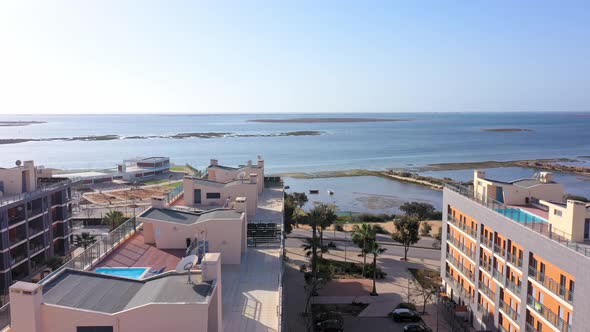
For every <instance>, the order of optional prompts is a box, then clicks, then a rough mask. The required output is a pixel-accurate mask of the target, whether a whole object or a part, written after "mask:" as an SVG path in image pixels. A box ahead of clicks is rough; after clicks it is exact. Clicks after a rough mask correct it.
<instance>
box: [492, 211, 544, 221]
mask: <svg viewBox="0 0 590 332" xmlns="http://www.w3.org/2000/svg"><path fill="white" fill-rule="evenodd" d="M496 211H497V212H499V213H501V214H503V215H505V216H506V217H508V218H510V219H512V220H514V221H518V222H547V220H545V219H543V218H541V217H537V216H535V215H533V214H531V213H528V212H526V211H525V210H521V209H518V208H504V209H496Z"/></svg>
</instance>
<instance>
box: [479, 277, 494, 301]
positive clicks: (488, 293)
mask: <svg viewBox="0 0 590 332" xmlns="http://www.w3.org/2000/svg"><path fill="white" fill-rule="evenodd" d="M479 290H480V291H481V292H482V293H484V294H485V295H486V296H487V297H489V298H490V300H492V302H494V301H495V300H494V299H495V297H496V293H494V291H493V290H492V289H491V288H489V287H488V286H486V285H485V284H483V283H482V282H481V281H480V282H479Z"/></svg>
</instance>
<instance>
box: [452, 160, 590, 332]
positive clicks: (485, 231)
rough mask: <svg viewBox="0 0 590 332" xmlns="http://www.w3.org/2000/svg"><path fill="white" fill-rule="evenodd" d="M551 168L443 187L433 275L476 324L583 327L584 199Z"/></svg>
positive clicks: (587, 276) (589, 302)
mask: <svg viewBox="0 0 590 332" xmlns="http://www.w3.org/2000/svg"><path fill="white" fill-rule="evenodd" d="M565 197H566V196H565V192H564V189H563V186H562V185H560V184H558V183H556V182H554V181H553V179H552V175H551V173H546V172H542V173H540V174H539V176H538V177H536V178H534V179H521V180H517V181H513V182H501V181H495V180H491V179H487V178H486V176H485V173H484V172H481V171H475V174H474V182H473V187H472V188H466V187H447V188H445V189H444V194H443V202H444V203H443V210H444V211H443V215H444V216H446V218H443V241H442V254H441V276H442V278H443V281H444V286H445V292H446V293H447V294H448V295H449V296H450V297H451V298H452V299H453V300H455V301H456V302H457V303H458V304H459V305H464V306H467V307H468V311H469V313H470V314H469V315H468V319H469V320H470V321H471V322H472V324H473V326H474V328H476V329H477V330H481V331H509V332H513V331H526V332H535V331H539V332H546V331H557V332H571V331H574V332H577V331H590V315H588V313H590V241H589V240H588V239H589V238H590V204H588V203H584V202H580V201H575V200H568V199H565Z"/></svg>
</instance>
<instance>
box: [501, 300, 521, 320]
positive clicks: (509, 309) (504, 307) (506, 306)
mask: <svg viewBox="0 0 590 332" xmlns="http://www.w3.org/2000/svg"><path fill="white" fill-rule="evenodd" d="M500 309H502V311H504V313H505V314H506V315H508V317H510V318H511V319H512V320H513V321H515V322H516V321H517V320H518V317H519V316H520V314H519V313H518V312H517V311H516V310H514V308H512V307H511V306H510V305H509V304H508V303H506V302H504V300H502V299H500Z"/></svg>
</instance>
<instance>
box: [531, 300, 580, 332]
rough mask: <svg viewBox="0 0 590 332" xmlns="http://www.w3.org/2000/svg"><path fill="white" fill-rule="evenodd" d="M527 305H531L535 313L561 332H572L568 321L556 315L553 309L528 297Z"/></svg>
mask: <svg viewBox="0 0 590 332" xmlns="http://www.w3.org/2000/svg"><path fill="white" fill-rule="evenodd" d="M527 304H528V305H530V306H531V307H532V308H533V309H534V311H535V312H536V313H538V314H540V315H541V316H543V318H545V319H546V320H547V321H548V322H549V323H551V324H553V326H554V327H556V328H557V329H558V330H559V331H561V332H572V326H571V325H569V323H568V322H567V321H565V320H564V319H563V318H561V317H559V316H558V315H557V314H556V313H554V312H553V311H552V310H551V309H549V308H548V307H546V306H545V305H544V304H543V303H541V302H539V301H537V300H536V299H535V298H534V297H533V296H531V295H528V296H527Z"/></svg>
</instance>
